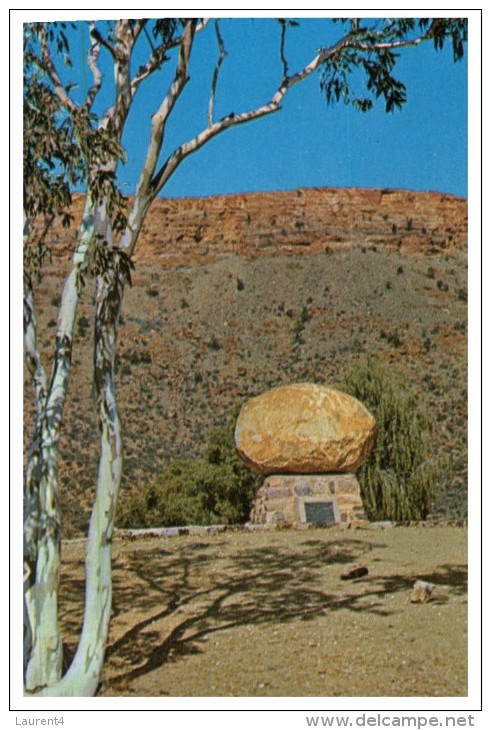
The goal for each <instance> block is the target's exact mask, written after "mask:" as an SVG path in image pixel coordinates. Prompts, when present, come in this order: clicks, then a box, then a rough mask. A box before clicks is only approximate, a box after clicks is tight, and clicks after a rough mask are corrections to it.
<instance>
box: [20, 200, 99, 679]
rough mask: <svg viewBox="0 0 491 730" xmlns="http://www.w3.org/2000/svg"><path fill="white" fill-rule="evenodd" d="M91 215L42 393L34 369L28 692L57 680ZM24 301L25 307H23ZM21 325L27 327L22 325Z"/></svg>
mask: <svg viewBox="0 0 491 730" xmlns="http://www.w3.org/2000/svg"><path fill="white" fill-rule="evenodd" d="M94 231H95V217H94V212H93V210H92V203H91V201H90V199H89V197H88V198H87V201H86V207H85V212H84V219H83V222H82V227H81V235H80V238H79V242H78V246H77V251H76V253H75V255H74V261H73V264H74V265H73V268H72V270H71V272H70V274H69V276H68V278H67V279H66V281H65V285H64V287H63V293H62V300H61V305H60V312H59V317H58V330H57V336H56V351H55V356H54V365H53V373H52V376H51V380H50V383H49V387H48V389H47V392H45V391H44V389H43V388H42V387H41V386H40V382H41V378H40V373H41V364H40V360H39V361H38V362H37V361H36V359H34V362H37V365H36V369H35V372H34V378H35V384H36V407H37V417H36V422H35V427H34V432H33V435H32V438H31V443H30V447H29V453H28V459H27V466H26V475H25V484H24V621H25V629H24V667H25V686H26V689H27V690H29V691H32V690H35V689H36V688H37V687H42V686H45V685H47V684H50V683H52V682H56V681H58V679H59V678H60V676H61V670H62V642H61V638H60V632H59V627H58V586H59V571H60V540H61V518H60V507H59V497H58V460H59V439H60V426H61V419H62V415H63V408H64V404H65V398H66V393H67V389H68V381H69V376H70V367H71V354H72V335H73V328H74V325H75V317H76V312H77V305H78V300H79V291H78V287H77V267H78V266H79V265H81V264H82V263H83V261H84V258H85V255H86V252H87V249H88V246H89V244H90V242H91V240H92V238H93V236H94ZM29 305H30V306H29ZM26 310H27V311H30V316H29V318H28V320H27V322H25V337H24V341H25V347H26V355H27V357H28V359H29V360H31V361H32V358H33V356H34V357H35V356H36V355H37V357H38V353H37V348H36V341H35V321H34V314H33V305H32V300H31V299H30V298H29V290H28V289H27V290H26V292H25V311H26ZM26 324H27V327H26Z"/></svg>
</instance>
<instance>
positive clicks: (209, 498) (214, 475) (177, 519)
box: [116, 409, 261, 527]
mask: <svg viewBox="0 0 491 730" xmlns="http://www.w3.org/2000/svg"><path fill="white" fill-rule="evenodd" d="M237 415H238V409H237V410H236V411H235V412H234V414H233V417H231V419H230V420H229V423H228V424H227V426H226V427H225V428H221V429H216V430H215V431H213V432H212V433H211V434H210V436H209V439H208V443H207V447H206V451H205V455H204V457H203V458H202V459H199V460H196V461H192V460H181V461H176V462H174V463H173V464H172V465H171V466H170V467H169V468H168V469H167V470H166V471H165V472H164V473H163V474H161V475H160V476H158V477H157V479H155V481H153V482H151V483H150V484H147V485H146V486H144V487H143V489H142V491H141V492H140V493H139V494H136V495H133V496H132V497H129V498H128V499H127V500H125V501H124V502H122V503H121V505H120V506H119V507H118V514H117V518H116V524H117V525H118V526H119V527H156V526H168V527H172V526H180V525H216V524H240V523H243V522H246V521H247V520H248V518H249V512H250V509H251V503H252V500H253V499H254V496H255V493H256V490H257V488H258V487H259V484H260V481H261V477H258V475H257V474H254V473H253V472H251V470H250V469H248V468H247V467H246V466H245V465H244V464H243V463H242V462H241V461H240V460H239V458H238V456H237V454H236V451H235V443H234V435H233V434H234V428H235V422H236V420H237Z"/></svg>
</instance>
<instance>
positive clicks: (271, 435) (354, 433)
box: [235, 383, 375, 475]
mask: <svg viewBox="0 0 491 730" xmlns="http://www.w3.org/2000/svg"><path fill="white" fill-rule="evenodd" d="M374 438H375V421H374V419H373V417H372V416H371V414H370V413H369V412H368V411H367V409H366V408H365V407H364V406H363V405H362V403H360V402H359V401H358V400H356V398H352V397H351V396H349V395H346V394H345V393H341V392H339V391H336V390H332V389H329V388H327V387H325V386H322V385H316V384H313V383H297V384H294V385H286V386H282V387H279V388H274V389H273V390H270V391H268V392H266V393H264V394H262V395H260V396H257V397H256V398H252V399H251V400H250V401H248V402H247V403H246V404H245V405H244V406H243V408H242V410H241V412H240V414H239V417H238V419H237V424H236V429H235V443H236V448H237V452H238V454H239V455H240V457H241V458H242V459H243V460H244V461H245V463H246V464H247V465H248V466H249V467H250V468H251V469H253V470H254V471H256V472H258V473H259V474H265V475H266V474H326V473H339V472H342V473H347V472H355V471H356V470H357V469H358V468H359V466H361V464H362V463H363V462H364V461H365V459H366V457H367V456H368V454H369V452H370V449H371V447H372V445H373V441H374Z"/></svg>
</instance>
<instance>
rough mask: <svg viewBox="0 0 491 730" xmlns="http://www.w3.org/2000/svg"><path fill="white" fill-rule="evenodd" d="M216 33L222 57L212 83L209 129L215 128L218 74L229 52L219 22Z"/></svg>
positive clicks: (216, 21) (216, 67)
mask: <svg viewBox="0 0 491 730" xmlns="http://www.w3.org/2000/svg"><path fill="white" fill-rule="evenodd" d="M215 32H216V36H217V41H218V48H219V49H220V57H219V59H218V61H217V65H216V66H215V70H214V71H213V79H212V82H211V92H210V101H209V103H208V127H211V126H213V107H214V104H215V92H216V87H217V81H218V74H219V72H220V66H221V65H222V63H223V59H224V58H225V56H226V55H227V52H226V51H225V49H224V47H223V40H222V36H221V35H220V28H219V25H218V20H215Z"/></svg>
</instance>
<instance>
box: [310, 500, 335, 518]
mask: <svg viewBox="0 0 491 730" xmlns="http://www.w3.org/2000/svg"><path fill="white" fill-rule="evenodd" d="M305 517H306V519H307V522H336V518H335V517H334V505H333V503H332V502H305Z"/></svg>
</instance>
